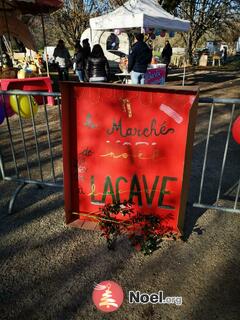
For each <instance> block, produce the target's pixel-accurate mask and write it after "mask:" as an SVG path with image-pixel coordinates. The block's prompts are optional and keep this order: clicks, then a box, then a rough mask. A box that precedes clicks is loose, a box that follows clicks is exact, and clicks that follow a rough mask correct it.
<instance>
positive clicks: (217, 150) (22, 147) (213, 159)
mask: <svg viewBox="0 0 240 320" xmlns="http://www.w3.org/2000/svg"><path fill="white" fill-rule="evenodd" d="M12 95H14V96H16V97H17V99H16V108H17V110H16V111H17V113H15V115H14V116H12V117H10V116H7V115H6V119H5V120H4V123H2V124H1V125H0V141H1V144H0V148H1V149H0V172H1V174H2V178H3V179H4V180H7V181H15V182H18V183H19V186H18V187H17V188H16V190H15V192H14V193H13V195H12V198H11V200H10V203H9V210H8V211H9V213H12V212H13V209H14V202H15V200H16V197H17V195H18V194H19V192H20V191H21V190H22V189H23V188H24V187H25V186H26V185H28V184H35V185H37V186H39V187H41V186H49V187H56V188H61V189H62V188H63V170H62V137H61V104H60V100H61V95H60V93H46V92H33V91H15V90H14V91H0V98H1V99H2V101H3V102H4V103H3V105H4V108H5V113H6V114H8V110H7V108H8V106H7V101H8V100H9V96H12ZM22 96H25V97H27V101H28V104H29V107H30V114H29V115H28V117H27V118H26V117H25V116H24V115H23V114H22V113H21V101H20V100H21V97H22ZM32 96H33V97H35V98H36V99H37V100H38V105H39V107H38V112H37V113H36V109H34V106H33V104H34V101H33V100H32V98H31V97H32ZM47 97H53V98H54V99H55V102H56V104H55V105H54V106H48V105H47V104H46V101H47ZM25 102H26V100H25ZM239 106H240V99H212V98H201V99H200V100H199V111H200V112H199V116H198V121H200V122H201V121H202V118H203V120H204V123H208V126H207V128H206V129H207V133H206V135H205V136H203V135H201V138H200V139H198V137H197V139H198V140H199V141H196V143H195V147H194V151H193V155H195V156H196V165H197V168H199V167H200V164H201V163H202V167H201V176H200V177H199V181H198V180H197V178H198V177H196V175H195V174H194V172H192V180H193V182H192V183H193V184H194V188H195V189H196V187H197V186H198V185H200V188H199V193H198V195H194V199H193V201H192V202H194V204H193V206H195V207H199V208H204V209H217V210H224V211H229V212H238V213H239V212H240V209H238V208H237V205H238V199H239V193H240V179H239V177H240V162H239V157H237V155H239V153H240V152H239V145H238V144H237V143H235V142H234V141H233V139H231V128H232V124H233V120H234V118H235V116H236V113H238V114H239V111H238V109H239ZM208 108H210V110H209V120H207V118H206V115H207V113H208ZM202 110H204V111H202ZM227 113H228V114H229V115H228V116H226V114H227ZM215 116H216V117H217V118H218V121H217V123H215V124H214V120H215V118H216V117H215ZM219 126H220V129H219ZM202 127H204V126H203V125H202V124H201V123H199V126H198V127H197V130H196V131H197V132H196V136H198V135H199V132H198V131H199V128H201V130H202ZM201 134H202V131H201ZM195 140H196V139H195ZM224 141H225V142H224ZM203 144H204V146H203ZM199 146H201V147H199ZM211 148H213V151H211ZM201 158H202V159H201ZM229 158H230V159H229ZM229 160H230V161H229ZM231 160H232V162H231ZM193 163H194V161H193ZM229 168H230V170H229ZM193 171H194V170H193ZM195 171H197V174H198V172H200V170H195ZM209 179H210V180H209ZM236 179H237V181H235V180H236ZM196 199H197V201H196ZM226 202H227V204H229V205H228V206H227V205H226Z"/></svg>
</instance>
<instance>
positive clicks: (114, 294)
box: [92, 280, 124, 312]
mask: <svg viewBox="0 0 240 320" xmlns="http://www.w3.org/2000/svg"><path fill="white" fill-rule="evenodd" d="M123 298H124V294H123V290H122V288H121V287H120V286H119V285H118V284H117V283H116V282H114V281H110V280H107V281H102V282H100V283H99V284H97V285H96V286H95V288H94V290H93V294H92V300H93V303H94V304H95V306H96V307H97V309H99V310H101V311H103V312H113V311H116V310H118V309H119V308H120V306H121V304H122V303H123Z"/></svg>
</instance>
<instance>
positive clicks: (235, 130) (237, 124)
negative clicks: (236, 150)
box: [232, 116, 240, 144]
mask: <svg viewBox="0 0 240 320" xmlns="http://www.w3.org/2000/svg"><path fill="white" fill-rule="evenodd" d="M232 136H233V139H234V140H235V142H237V143H238V144H240V116H239V117H237V119H236V120H235V121H234V123H233V125H232Z"/></svg>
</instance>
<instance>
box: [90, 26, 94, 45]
mask: <svg viewBox="0 0 240 320" xmlns="http://www.w3.org/2000/svg"><path fill="white" fill-rule="evenodd" d="M92 38H93V36H92V28H91V27H90V43H91V47H93V43H92Z"/></svg>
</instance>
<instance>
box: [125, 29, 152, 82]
mask: <svg viewBox="0 0 240 320" xmlns="http://www.w3.org/2000/svg"><path fill="white" fill-rule="evenodd" d="M135 38H136V40H137V42H136V43H135V44H134V45H133V47H132V50H131V52H130V54H129V56H128V72H131V80H132V84H144V75H145V73H146V71H147V66H148V64H149V63H150V62H151V60H152V50H151V49H150V48H149V47H148V45H147V44H146V43H145V42H144V41H143V39H144V35H143V33H139V34H136V35H135Z"/></svg>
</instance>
